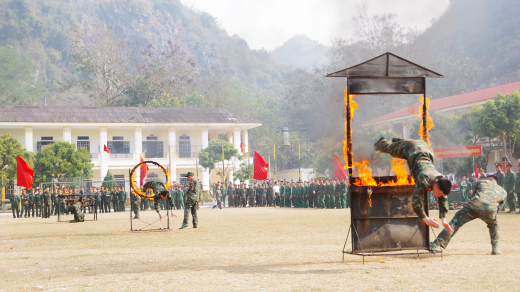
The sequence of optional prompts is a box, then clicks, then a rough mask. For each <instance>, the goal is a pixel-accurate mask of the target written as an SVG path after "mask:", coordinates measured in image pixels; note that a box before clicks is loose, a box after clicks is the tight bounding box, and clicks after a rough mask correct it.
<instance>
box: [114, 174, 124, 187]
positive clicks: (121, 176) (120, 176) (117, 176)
mask: <svg viewBox="0 0 520 292" xmlns="http://www.w3.org/2000/svg"><path fill="white" fill-rule="evenodd" d="M114 180H115V181H116V182H117V186H118V187H124V186H125V175H124V174H114Z"/></svg>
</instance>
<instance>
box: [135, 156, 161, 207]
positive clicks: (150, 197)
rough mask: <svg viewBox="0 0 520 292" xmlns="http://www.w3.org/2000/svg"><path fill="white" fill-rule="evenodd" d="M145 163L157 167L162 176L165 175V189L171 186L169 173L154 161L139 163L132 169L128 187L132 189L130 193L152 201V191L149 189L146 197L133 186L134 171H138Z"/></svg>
mask: <svg viewBox="0 0 520 292" xmlns="http://www.w3.org/2000/svg"><path fill="white" fill-rule="evenodd" d="M147 163H151V164H154V165H156V166H158V167H159V168H161V169H162V171H163V172H164V175H166V183H165V184H164V185H165V187H166V189H169V188H170V186H171V183H170V172H169V171H168V169H167V168H164V167H163V166H162V165H161V164H159V163H157V162H155V161H150V160H147V161H143V162H139V163H138V164H137V165H136V166H134V168H133V169H132V171H131V172H130V187H131V188H132V191H133V192H134V193H135V194H137V195H138V196H139V197H141V198H147V199H152V198H153V197H154V196H155V194H154V192H153V190H152V189H151V188H150V189H149V190H150V193H149V195H147V194H146V193H145V192H143V191H142V190H141V189H140V188H138V187H137V186H136V185H135V171H136V169H138V168H139V167H140V166H141V165H143V164H147Z"/></svg>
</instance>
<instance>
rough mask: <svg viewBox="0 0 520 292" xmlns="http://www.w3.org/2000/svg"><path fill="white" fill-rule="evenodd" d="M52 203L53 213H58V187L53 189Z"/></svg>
mask: <svg viewBox="0 0 520 292" xmlns="http://www.w3.org/2000/svg"><path fill="white" fill-rule="evenodd" d="M51 203H52V205H51V215H53V214H54V215H58V188H53V189H52V193H51Z"/></svg>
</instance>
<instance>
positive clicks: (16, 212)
mask: <svg viewBox="0 0 520 292" xmlns="http://www.w3.org/2000/svg"><path fill="white" fill-rule="evenodd" d="M10 201H11V210H12V211H13V218H20V209H19V208H18V205H19V204H20V197H19V196H18V195H17V194H16V190H13V192H12V193H11V198H10Z"/></svg>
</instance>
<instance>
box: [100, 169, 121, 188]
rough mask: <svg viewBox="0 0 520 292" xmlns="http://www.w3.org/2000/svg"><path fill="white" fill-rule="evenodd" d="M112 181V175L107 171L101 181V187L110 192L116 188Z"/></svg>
mask: <svg viewBox="0 0 520 292" xmlns="http://www.w3.org/2000/svg"><path fill="white" fill-rule="evenodd" d="M113 180H114V176H113V175H112V173H111V172H110V170H109V171H107V175H105V178H104V179H103V184H101V185H102V186H104V187H105V188H107V189H109V190H111V189H112V188H113V187H116V186H117V183H116V182H115V181H113Z"/></svg>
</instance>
